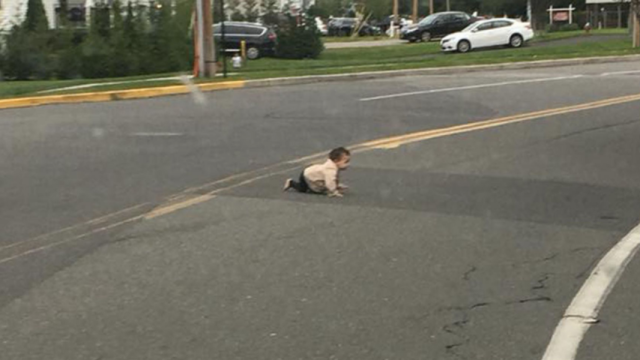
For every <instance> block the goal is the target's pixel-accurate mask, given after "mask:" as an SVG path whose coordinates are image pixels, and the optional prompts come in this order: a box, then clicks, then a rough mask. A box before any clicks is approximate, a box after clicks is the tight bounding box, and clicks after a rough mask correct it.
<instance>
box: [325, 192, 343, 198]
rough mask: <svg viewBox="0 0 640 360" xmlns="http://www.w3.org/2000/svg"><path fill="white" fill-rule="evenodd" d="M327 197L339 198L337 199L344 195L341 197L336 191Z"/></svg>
mask: <svg viewBox="0 0 640 360" xmlns="http://www.w3.org/2000/svg"><path fill="white" fill-rule="evenodd" d="M329 197H339V198H341V197H344V195H342V194H341V193H340V192H339V191H336V192H332V193H329Z"/></svg>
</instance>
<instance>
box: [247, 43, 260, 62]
mask: <svg viewBox="0 0 640 360" xmlns="http://www.w3.org/2000/svg"><path fill="white" fill-rule="evenodd" d="M259 57H260V50H259V49H258V48H257V47H253V46H252V47H250V48H248V49H247V59H249V60H255V59H257V58H259Z"/></svg>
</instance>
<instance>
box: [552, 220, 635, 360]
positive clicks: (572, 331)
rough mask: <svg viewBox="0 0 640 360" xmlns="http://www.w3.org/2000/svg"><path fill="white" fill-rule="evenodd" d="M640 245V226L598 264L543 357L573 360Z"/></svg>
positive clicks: (554, 334)
mask: <svg viewBox="0 0 640 360" xmlns="http://www.w3.org/2000/svg"><path fill="white" fill-rule="evenodd" d="M639 247H640V225H638V226H636V228H634V229H633V230H632V231H631V232H630V233H629V234H628V235H627V236H625V237H624V238H623V239H622V240H620V242H618V243H617V244H616V245H615V246H614V247H613V248H612V249H611V250H609V252H608V253H607V255H605V257H604V258H602V260H600V262H599V263H598V265H597V266H596V268H595V269H594V270H593V272H592V273H591V275H590V276H589V278H588V279H587V280H586V281H585V283H584V284H583V285H582V288H580V291H579V292H578V294H577V295H576V297H575V298H573V301H572V302H571V304H570V305H569V307H568V308H567V310H566V312H565V313H564V316H563V317H562V320H560V323H558V326H557V327H556V330H555V331H554V333H553V337H552V338H551V342H550V343H549V346H548V347H547V350H546V351H545V353H544V356H543V357H542V360H574V359H575V358H576V355H577V353H578V347H579V346H580V342H581V341H582V339H583V338H584V335H585V334H586V333H587V331H588V330H589V327H590V326H591V325H592V324H594V323H596V322H597V321H598V313H599V312H600V309H601V308H602V305H603V304H604V302H605V300H606V299H607V296H608V295H609V293H611V290H612V289H613V287H614V286H615V285H616V283H617V282H618V279H620V276H622V273H623V272H624V269H625V268H626V266H627V264H629V262H630V261H631V259H632V258H633V256H634V255H635V254H636V252H637V251H638V248H639Z"/></svg>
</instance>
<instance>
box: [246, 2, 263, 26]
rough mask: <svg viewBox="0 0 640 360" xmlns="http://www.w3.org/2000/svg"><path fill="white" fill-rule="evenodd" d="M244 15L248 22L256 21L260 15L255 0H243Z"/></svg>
mask: <svg viewBox="0 0 640 360" xmlns="http://www.w3.org/2000/svg"><path fill="white" fill-rule="evenodd" d="M244 7H245V11H244V17H245V20H246V21H248V22H257V21H258V17H260V12H259V8H258V2H257V1H256V0H244Z"/></svg>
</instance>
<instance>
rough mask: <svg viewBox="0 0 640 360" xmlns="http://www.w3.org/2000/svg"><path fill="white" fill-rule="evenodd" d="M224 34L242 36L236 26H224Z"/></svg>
mask: <svg viewBox="0 0 640 360" xmlns="http://www.w3.org/2000/svg"><path fill="white" fill-rule="evenodd" d="M224 33H225V34H234V35H241V34H243V32H242V29H241V28H240V27H239V26H237V25H225V26H224Z"/></svg>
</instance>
